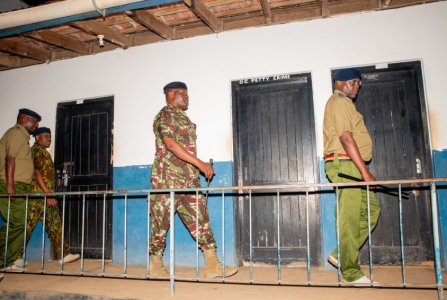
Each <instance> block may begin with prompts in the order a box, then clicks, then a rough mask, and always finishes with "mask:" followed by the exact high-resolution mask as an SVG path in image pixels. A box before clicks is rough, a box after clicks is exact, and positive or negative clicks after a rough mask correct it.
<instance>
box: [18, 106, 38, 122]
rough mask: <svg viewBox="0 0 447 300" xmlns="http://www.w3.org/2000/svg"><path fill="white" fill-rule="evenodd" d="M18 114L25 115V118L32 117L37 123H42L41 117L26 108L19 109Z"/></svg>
mask: <svg viewBox="0 0 447 300" xmlns="http://www.w3.org/2000/svg"><path fill="white" fill-rule="evenodd" d="M20 114H24V115H27V116H31V117H34V118H36V119H37V121H39V122H40V121H42V117H41V116H40V115H39V114H38V113H36V112H35V111H32V110H31V109H28V108H21V109H19V115H20Z"/></svg>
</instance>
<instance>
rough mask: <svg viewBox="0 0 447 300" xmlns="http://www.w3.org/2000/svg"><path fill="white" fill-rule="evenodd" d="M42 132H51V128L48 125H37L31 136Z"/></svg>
mask: <svg viewBox="0 0 447 300" xmlns="http://www.w3.org/2000/svg"><path fill="white" fill-rule="evenodd" d="M42 133H51V130H50V128H48V127H39V128H37V129H36V130H34V133H33V137H36V136H38V135H39V134H42Z"/></svg>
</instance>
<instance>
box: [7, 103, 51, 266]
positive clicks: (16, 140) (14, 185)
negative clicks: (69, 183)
mask: <svg viewBox="0 0 447 300" xmlns="http://www.w3.org/2000/svg"><path fill="white" fill-rule="evenodd" d="M41 119H42V118H41V117H40V116H39V115H38V114H37V113H36V112H34V111H32V110H29V109H26V108H23V109H20V110H19V115H18V116H17V124H16V125H14V127H11V128H10V129H8V130H7V131H6V133H5V134H4V135H3V137H2V138H1V139H0V194H16V193H19V194H20V193H27V192H28V186H29V184H30V183H31V181H32V179H33V173H34V164H33V159H32V157H31V149H30V145H29V138H30V134H31V133H33V132H34V130H36V129H37V128H38V127H39V122H40V121H41ZM8 203H9V199H8V198H0V213H1V214H2V217H3V219H5V220H8ZM25 206H26V200H25V198H14V197H11V208H10V213H9V234H8V252H7V253H6V268H7V269H11V270H14V269H19V268H18V267H16V266H14V261H15V260H16V257H17V254H18V253H19V251H20V248H21V247H22V246H23V237H24V232H25V231H24V229H25V210H26V207H25ZM6 229H7V223H5V224H3V226H2V228H1V229H0V265H1V266H4V261H5V250H4V249H5V243H6Z"/></svg>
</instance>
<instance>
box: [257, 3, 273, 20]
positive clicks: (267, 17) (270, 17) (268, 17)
mask: <svg viewBox="0 0 447 300" xmlns="http://www.w3.org/2000/svg"><path fill="white" fill-rule="evenodd" d="M259 2H261V6H262V10H263V11H264V15H265V21H266V22H267V23H268V24H270V23H272V22H273V15H272V11H271V10H270V6H269V2H268V0H259Z"/></svg>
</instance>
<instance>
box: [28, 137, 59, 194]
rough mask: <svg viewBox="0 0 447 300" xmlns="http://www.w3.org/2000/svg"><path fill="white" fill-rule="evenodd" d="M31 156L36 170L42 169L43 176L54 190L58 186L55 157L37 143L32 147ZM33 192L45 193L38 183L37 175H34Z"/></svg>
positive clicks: (52, 190)
mask: <svg viewBox="0 0 447 300" xmlns="http://www.w3.org/2000/svg"><path fill="white" fill-rule="evenodd" d="M31 156H32V158H33V162H34V171H37V170H38V171H40V173H41V174H42V177H43V179H44V181H45V184H46V185H47V187H48V189H49V190H50V191H51V192H54V190H55V187H56V172H55V170H54V164H53V159H52V158H51V155H50V153H48V151H47V150H46V149H45V148H44V147H42V146H40V145H39V144H37V143H34V146H32V147H31ZM30 188H31V192H32V193H43V192H44V191H43V190H42V189H41V188H40V186H39V183H37V179H36V176H34V175H33V181H32V182H31V185H30Z"/></svg>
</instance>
